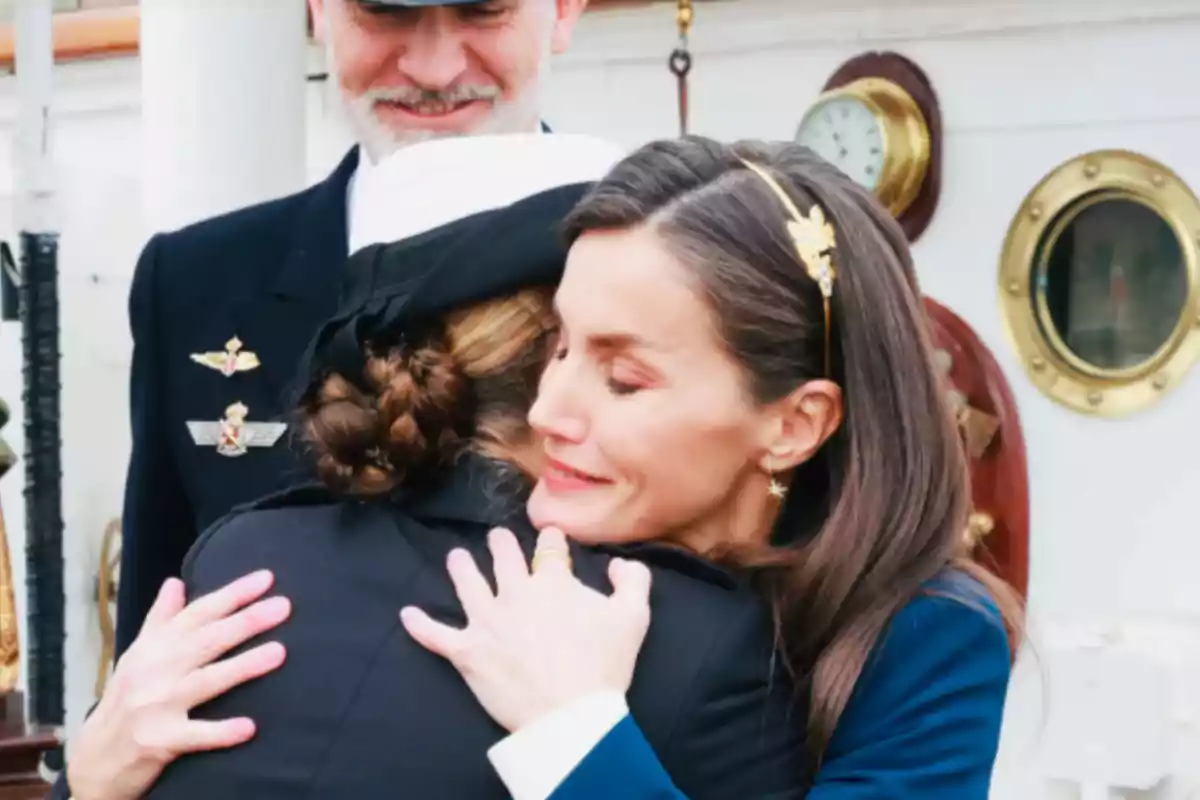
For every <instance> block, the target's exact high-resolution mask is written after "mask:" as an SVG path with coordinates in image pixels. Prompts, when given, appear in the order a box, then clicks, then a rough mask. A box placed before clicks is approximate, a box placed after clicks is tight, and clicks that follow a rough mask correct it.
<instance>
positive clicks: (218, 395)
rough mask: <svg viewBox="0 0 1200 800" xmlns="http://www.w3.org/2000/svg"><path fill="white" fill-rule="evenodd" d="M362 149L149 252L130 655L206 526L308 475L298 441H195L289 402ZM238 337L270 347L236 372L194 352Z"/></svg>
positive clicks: (129, 582) (138, 396)
mask: <svg viewBox="0 0 1200 800" xmlns="http://www.w3.org/2000/svg"><path fill="white" fill-rule="evenodd" d="M357 162H358V150H357V149H355V150H353V151H351V153H350V154H349V155H347V156H346V158H345V159H344V160H343V162H342V163H341V165H339V166H338V168H337V170H336V171H335V172H334V173H333V174H332V175H331V176H330V177H329V178H328V179H326V180H325V181H324V182H322V183H320V184H317V185H315V186H313V187H310V188H309V189H307V190H305V191H303V192H300V193H298V194H295V195H291V196H288V197H285V198H282V199H279V200H274V201H272V202H269V203H265V204H262V205H258V206H253V207H251V208H247V209H242V210H240V211H236V212H233V213H230V214H226V215H224V216H221V217H216V218H214V219H210V220H205V221H204V222H200V223H197V224H195V225H192V226H190V227H187V228H184V229H182V230H179V231H175V232H172V233H164V234H159V235H156V236H155V237H153V238H152V239H151V240H150V242H149V243H148V244H147V245H146V247H145V249H144V250H143V252H142V255H141V258H140V259H139V261H138V265H137V269H136V271H135V273H134V277H133V286H132V289H131V292H130V299H129V320H130V327H131V328H132V332H133V343H134V346H133V369H132V374H131V376H130V405H131V417H132V432H133V452H132V456H131V459H130V462H129V471H128V475H127V478H126V485H125V486H126V488H125V508H124V513H123V520H122V537H123V541H122V554H121V582H120V587H119V591H118V601H117V655H118V656H119V655H120V654H121V653H123V652H124V651H125V649H126V648H127V647H128V646H129V644H130V643H131V642H132V641H133V639H134V638H135V637H136V636H137V633H138V631H139V630H140V628H141V625H142V620H144V619H145V616H146V612H147V611H149V609H150V606H151V605H152V604H153V602H154V598H155V596H156V595H157V593H158V590H159V588H160V587H161V586H162V582H163V581H164V580H166V579H167V578H168V577H170V576H174V575H178V574H179V569H180V565H181V564H182V563H183V557H184V554H185V553H186V552H187V550H188V548H189V547H191V546H192V544H193V542H195V541H196V537H197V535H198V534H199V532H200V531H202V530H204V529H205V528H206V527H207V526H208V525H210V524H211V523H213V522H214V521H216V520H217V519H219V518H221V517H222V516H224V515H225V514H226V513H227V512H228V511H229V510H230V509H232V508H233V507H234V506H236V505H239V504H241V503H244V502H247V501H250V500H254V499H257V498H259V497H262V496H264V495H267V494H269V493H271V492H272V491H275V490H277V489H280V488H282V487H284V486H286V485H289V484H291V483H293V482H295V481H296V480H297V479H298V478H299V479H303V478H306V477H308V476H307V474H306V473H305V472H304V469H303V467H302V466H301V464H302V462H301V460H300V459H298V458H297V457H296V454H295V452H294V451H293V450H292V449H291V448H289V446H288V441H287V439H288V434H290V433H291V431H290V429H289V431H288V434H285V435H284V437H283V438H282V439H281V440H280V441H278V442H277V443H276V444H275V445H274V446H273V447H270V448H250V449H249V450H248V452H246V453H245V454H244V455H241V456H237V457H229V456H224V455H221V454H219V453H218V452H217V450H216V447H215V446H200V445H197V444H195V443H193V440H192V437H191V435H190V434H189V432H188V428H187V422H188V421H208V422H216V421H219V420H220V419H221V418H222V417H223V416H224V415H225V412H226V409H227V408H228V407H229V406H231V405H233V404H235V403H239V402H240V403H242V404H243V405H245V406H246V408H247V409H248V414H247V416H246V419H247V420H248V421H251V422H254V421H263V420H268V419H271V418H277V417H279V416H280V415H281V413H282V412H283V411H284V410H285V409H287V408H288V406H286V405H285V404H284V399H283V394H284V390H285V387H287V386H288V384H289V382H290V381H291V380H292V378H293V374H294V370H295V368H296V366H297V363H298V362H299V360H300V358H301V356H302V355H303V353H304V349H305V347H306V346H307V345H308V343H309V340H310V339H311V338H312V336H313V334H314V333H315V332H316V330H317V328H318V327H319V325H320V324H321V323H322V322H323V321H324V320H325V319H326V318H328V317H330V316H332V315H333V313H334V312H335V311H336V310H337V290H338V280H339V276H340V270H341V268H342V266H343V265H344V264H345V262H346V255H347V253H346V249H347V247H348V245H347V233H346V190H347V185H348V183H349V180H350V178H351V176H352V175H353V174H354V170H355V167H356V166H357ZM234 336H236V337H238V339H240V340H241V342H242V349H243V352H245V351H249V352H251V353H253V354H255V355H256V356H257V357H258V360H259V361H260V362H261V363H260V365H259V366H258V367H257V368H255V369H253V370H250V371H246V372H238V373H235V374H233V375H232V376H230V377H224V376H223V375H222V374H221V373H220V372H218V371H216V370H213V369H209V368H207V367H205V366H202V365H200V364H198V363H195V362H194V361H193V360H192V358H191V356H192V355H193V354H203V353H208V352H222V351H224V350H225V345H226V343H227V342H228V341H229V340H230V339H232V338H233V337H234Z"/></svg>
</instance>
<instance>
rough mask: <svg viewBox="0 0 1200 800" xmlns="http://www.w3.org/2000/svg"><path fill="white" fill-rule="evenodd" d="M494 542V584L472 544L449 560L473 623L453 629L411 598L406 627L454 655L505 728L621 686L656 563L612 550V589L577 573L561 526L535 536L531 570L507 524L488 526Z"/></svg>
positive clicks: (429, 645) (632, 659) (645, 619)
mask: <svg viewBox="0 0 1200 800" xmlns="http://www.w3.org/2000/svg"><path fill="white" fill-rule="evenodd" d="M488 545H489V547H490V548H491V551H492V558H493V562H494V565H495V573H496V585H497V591H496V592H495V593H493V592H492V589H491V586H490V585H489V584H488V582H487V580H486V579H485V578H484V577H483V575H482V574H481V573H480V572H479V569H478V567H477V566H476V565H475V561H474V559H473V558H471V556H470V555H469V554H468V553H467V552H465V551H463V550H455V551H453V552H451V553H450V557H449V559H448V567H449V571H450V578H451V580H452V581H453V582H454V588H455V591H456V592H457V594H458V599H459V601H460V602H461V603H462V606H463V610H464V611H465V612H466V615H467V627H466V628H464V629H461V630H459V629H455V628H451V627H449V626H447V625H443V624H442V623H440V622H435V621H434V620H432V619H431V618H430V617H429V616H428V615H426V614H425V613H424V612H423V611H421V610H419V609H416V608H411V607H410V608H405V609H404V610H402V611H401V612H400V618H401V619H402V620H403V622H404V627H405V628H406V629H407V630H408V632H409V634H410V635H411V636H412V637H413V638H414V639H416V640H417V642H419V643H420V644H421V645H422V646H424V647H425V648H426V649H428V650H431V651H433V652H434V653H437V654H438V655H440V656H442V657H444V658H446V659H447V660H449V661H450V663H452V664H453V665H454V667H455V668H456V669H457V670H458V671H459V672H460V673H461V674H462V676H463V678H464V680H466V682H467V685H468V686H469V687H470V689H471V691H472V692H474V693H475V696H476V697H477V698H478V699H479V702H480V703H481V704H482V705H483V707H484V709H485V710H486V711H487V712H488V714H490V715H491V717H492V718H493V719H494V720H496V722H498V723H499V724H500V725H502V726H504V728H506V729H507V730H509V731H515V730H518V729H519V728H521V727H523V726H525V725H528V724H529V723H531V722H533V721H534V720H536V719H538V718H539V717H541V716H542V715H544V714H547V713H549V712H551V711H554V710H555V709H557V708H559V707H560V706H563V705H565V704H567V703H570V702H571V701H572V700H575V699H577V698H580V697H583V696H584V695H588V694H592V693H594V692H600V691H610V690H615V691H619V692H621V693H622V694H624V693H625V692H626V691H627V690H628V689H629V684H630V683H631V682H632V680H633V670H634V665H635V664H636V662H637V656H638V651H639V650H640V649H641V646H642V641H643V640H644V639H645V638H646V631H647V630H648V628H649V627H650V570H649V569H647V568H646V567H645V566H644V565H642V564H638V563H635V562H631V561H622V560H620V559H614V560H613V561H612V563H611V564H610V565H609V578H610V579H611V580H612V584H613V588H614V591H613V594H612V595H611V596H606V595H604V594H601V593H600V592H597V591H595V590H593V589H591V588H589V587H587V586H585V585H583V584H582V583H581V582H580V581H579V580H578V579H577V578H576V577H575V576H574V575H573V574H572V572H571V564H570V551H569V550H568V549H567V543H566V538H565V537H564V536H563V534H562V533H561V532H560V531H557V530H554V529H548V530H546V531H544V532H543V533H542V534H541V536H540V537H539V538H538V549H537V554H536V555H535V556H534V564H535V565H536V566H535V568H534V570H533V571H532V573H531V572H530V569H529V567H528V566H527V565H526V563H525V555H524V554H523V553H522V552H521V549H520V547H519V546H518V545H517V540H516V537H514V536H513V534H512V533H510V532H509V531H506V530H494V531H492V532H491V534H489V537H488Z"/></svg>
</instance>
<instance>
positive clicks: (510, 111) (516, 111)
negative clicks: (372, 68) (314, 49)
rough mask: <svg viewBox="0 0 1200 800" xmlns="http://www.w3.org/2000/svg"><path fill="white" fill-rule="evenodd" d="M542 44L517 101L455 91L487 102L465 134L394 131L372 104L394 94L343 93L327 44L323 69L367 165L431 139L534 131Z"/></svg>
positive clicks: (546, 60)
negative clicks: (533, 71) (533, 74)
mask: <svg viewBox="0 0 1200 800" xmlns="http://www.w3.org/2000/svg"><path fill="white" fill-rule="evenodd" d="M543 41H544V43H545V44H544V50H543V53H542V56H541V58H540V59H539V62H538V63H539V65H540V68H539V72H538V74H537V76H536V77H535V79H534V81H533V83H532V84H531V85H530V86H529V87H527V88H526V89H525V90H524V91H523V92H522V93H521V94H520V95H518V96H517V97H515V98H512V99H505V98H503V97H501V96H500V94H499V90H497V89H496V88H495V87H488V86H478V87H465V88H463V89H461V90H457V91H461V92H464V93H467V94H470V95H472V96H475V97H482V98H485V99H488V100H490V102H491V104H492V108H491V112H490V113H489V114H488V116H487V117H486V118H485V119H484V120H483V122H481V123H479V124H478V125H476V126H475V127H474V128H472V129H470V130H465V131H429V130H420V129H415V130H396V129H395V128H392V127H390V126H388V125H386V124H385V123H383V122H381V121H380V119H379V117H377V116H376V114H375V103H376V101H377V100H380V99H388V98H389V96H390V95H394V94H396V93H394V92H389V91H388V90H386V89H382V90H368V91H366V92H364V93H363V94H361V95H359V96H352V95H350V94H349V93H347V92H346V90H345V89H344V88H343V87H342V82H341V78H340V76H339V74H338V70H337V58H336V56H335V54H334V49H333V46H332V45H331V44H327V45H326V47H325V66H326V71H327V73H328V74H329V80H330V83H332V85H333V89H334V91H335V92H336V93H337V97H338V100H339V101H340V104H341V106H342V109H343V111H344V113H345V114H346V120H347V123H348V124H349V126H350V130H351V133H353V135H354V138H355V140H356V141H357V142H358V143H359V145H360V146H361V147H362V149H363V152H364V153H365V154H366V156H367V158H368V159H370V161H371V163H378V162H379V161H380V160H381V159H383V158H386V157H387V156H389V155H391V154H392V153H394V152H396V151H397V150H399V149H401V148H403V147H407V146H409V145H413V144H419V143H420V142H427V141H431V140H433V139H445V138H452V137H456V136H477V135H486V134H500V133H529V132H532V131H534V130H537V126H538V125H539V123H540V120H541V113H540V109H541V105H542V94H543V88H544V85H545V79H546V76H547V74H548V73H549V71H550V57H551V54H550V39H549V37H548V36H547V37H544V38H543Z"/></svg>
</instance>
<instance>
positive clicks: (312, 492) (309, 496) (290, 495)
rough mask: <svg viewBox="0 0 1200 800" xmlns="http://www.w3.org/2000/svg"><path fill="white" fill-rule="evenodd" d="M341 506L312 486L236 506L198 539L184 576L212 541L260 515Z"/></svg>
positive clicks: (317, 485)
mask: <svg viewBox="0 0 1200 800" xmlns="http://www.w3.org/2000/svg"><path fill="white" fill-rule="evenodd" d="M337 503H338V498H337V497H336V496H335V495H334V494H333V492H331V491H330V490H329V489H328V488H327V487H325V486H324V485H322V484H320V483H317V482H315V481H314V482H312V483H303V484H298V485H296V486H291V487H289V488H287V489H283V490H280V491H277V492H273V493H271V494H268V495H265V496H263V497H261V498H259V499H257V500H252V501H250V502H248V503H242V504H240V505H237V506H234V507H233V508H232V509H230V510H229V511H227V512H226V513H225V514H224V515H223V516H221V517H219V518H218V519H217V520H216V521H215V522H213V523H212V524H211V525H209V526H208V527H207V528H206V529H205V530H204V531H203V532H202V533H201V534H200V535H199V536H198V537H196V541H195V543H193V544H192V547H191V549H189V550H188V552H187V555H186V556H185V557H184V561H183V570H182V574H183V575H184V576H185V577H186V576H187V575H190V574H191V570H192V566H193V564H194V563H195V561H196V559H197V558H199V557H200V555H201V554H202V553H203V552H204V549H205V548H206V547H207V546H208V545H209V544H211V543H212V541H213V540H214V539H216V538H218V537H220V536H222V535H224V534H225V533H226V532H227V531H229V530H230V529H231V528H238V527H240V523H242V522H243V521H245V520H246V519H247V518H248V517H251V516H253V515H255V514H257V513H259V512H267V511H280V510H284V509H303V508H309V509H312V508H320V507H331V506H335V505H336V504H337Z"/></svg>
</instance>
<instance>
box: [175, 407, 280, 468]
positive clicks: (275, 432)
mask: <svg viewBox="0 0 1200 800" xmlns="http://www.w3.org/2000/svg"><path fill="white" fill-rule="evenodd" d="M249 413H250V409H249V408H247V407H246V406H245V405H244V404H242V403H234V404H233V405H231V406H229V408H227V409H225V416H224V418H222V419H220V420H218V421H216V422H196V421H190V420H189V421H188V423H187V427H188V432H189V433H190V434H191V435H192V441H193V442H195V443H196V444H198V445H200V446H202V447H216V448H217V452H218V453H220V454H221V455H223V456H230V457H233V456H241V455H245V454H246V452H247V451H248V450H249V449H250V448H251V447H272V446H274V444H275V443H276V442H278V441H279V437H281V436H283V432H284V431H286V430H287V423H286V422H247V421H246V416H247V415H248V414H249Z"/></svg>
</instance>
